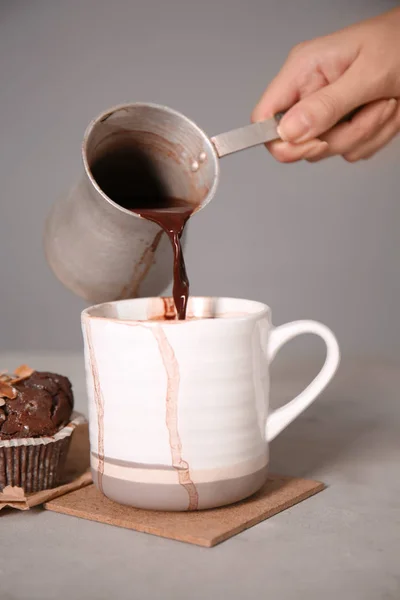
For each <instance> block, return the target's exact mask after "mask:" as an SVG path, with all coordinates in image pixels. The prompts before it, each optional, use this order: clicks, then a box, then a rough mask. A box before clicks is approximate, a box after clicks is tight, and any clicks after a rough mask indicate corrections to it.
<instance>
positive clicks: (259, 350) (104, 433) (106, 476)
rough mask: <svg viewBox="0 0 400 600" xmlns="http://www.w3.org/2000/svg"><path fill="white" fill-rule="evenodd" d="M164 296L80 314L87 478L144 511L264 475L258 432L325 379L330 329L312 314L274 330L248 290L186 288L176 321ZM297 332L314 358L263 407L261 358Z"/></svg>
mask: <svg viewBox="0 0 400 600" xmlns="http://www.w3.org/2000/svg"><path fill="white" fill-rule="evenodd" d="M171 306H173V304H171V300H170V299H166V298H164V299H163V298H140V299H134V300H123V301H119V302H110V303H106V304H101V305H98V306H93V307H91V308H88V309H86V310H85V311H83V313H82V328H83V335H84V341H85V363H86V377H87V390H88V396H89V423H90V445H91V468H92V474H93V480H94V482H95V484H96V486H97V487H98V489H99V490H100V491H101V492H102V493H103V494H104V495H106V496H107V497H108V498H110V499H112V500H115V501H116V502H119V503H121V504H127V505H131V506H135V507H138V508H144V509H156V510H174V511H185V510H196V509H206V508H214V507H217V506H223V505H226V504H230V503H233V502H237V501H239V500H242V499H244V498H246V497H248V496H250V495H252V494H254V493H255V492H257V491H258V490H259V489H260V488H261V487H262V486H263V485H264V483H265V482H266V479H267V471H268V444H269V442H270V441H271V440H273V439H274V438H275V437H276V436H277V435H278V434H279V433H280V432H281V431H282V430H283V429H284V428H285V427H286V426H287V425H289V423H291V422H292V421H293V420H294V419H295V418H296V417H297V416H298V415H299V414H300V413H301V412H302V411H303V410H304V409H305V408H307V406H309V405H310V404H311V403H312V402H313V401H314V400H315V399H316V398H317V396H318V395H319V394H320V393H321V392H322V390H323V389H324V388H325V387H326V386H327V384H328V383H329V381H330V380H331V379H332V377H333V375H334V374H335V371H336V369H337V367H338V364H339V360H340V353H339V347H338V344H337V341H336V338H335V337H334V335H333V333H332V332H331V331H330V330H329V329H328V328H327V327H326V326H325V325H322V324H320V323H316V322H314V321H297V322H293V323H288V324H287V325H282V326H280V327H276V328H274V327H272V325H271V312H270V309H269V308H268V306H266V305H265V304H262V303H260V302H254V301H251V300H238V299H230V298H196V297H191V298H190V299H189V304H188V313H187V317H188V318H187V320H185V321H177V320H168V316H169V314H170V313H171ZM172 312H173V311H172ZM302 333H313V334H315V335H318V336H320V337H321V338H322V339H323V340H324V341H325V343H326V347H327V357H326V361H325V364H324V366H323V367H322V369H321V371H320V373H319V374H318V375H317V376H316V378H315V379H314V380H313V381H312V383H311V384H310V385H309V386H308V387H307V388H306V389H305V390H304V391H303V392H301V393H300V394H299V395H298V396H296V398H294V399H293V400H291V401H290V402H288V403H287V404H286V405H285V406H283V407H281V408H278V409H277V410H275V411H273V412H271V413H269V414H268V397H269V365H270V363H271V361H272V360H273V358H274V356H275V355H276V353H277V351H278V350H279V349H280V347H281V346H282V345H283V344H284V343H286V342H287V341H288V340H290V339H292V338H294V337H296V336H297V335H299V334H302Z"/></svg>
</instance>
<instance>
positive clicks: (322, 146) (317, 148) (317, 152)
mask: <svg viewBox="0 0 400 600" xmlns="http://www.w3.org/2000/svg"><path fill="white" fill-rule="evenodd" d="M328 147H329V145H328V142H322V141H318V143H317V144H314V145H313V147H312V148H310V149H309V150H307V152H306V153H305V154H304V156H303V158H305V159H309V158H316V157H317V156H321V155H322V154H323V153H324V152H325V151H326V150H327V149H328Z"/></svg>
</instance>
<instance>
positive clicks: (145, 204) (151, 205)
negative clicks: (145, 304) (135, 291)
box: [92, 147, 195, 319]
mask: <svg viewBox="0 0 400 600" xmlns="http://www.w3.org/2000/svg"><path fill="white" fill-rule="evenodd" d="M92 174H93V177H94V178H95V179H96V181H97V183H98V185H99V186H100V188H101V189H102V190H103V192H105V193H106V194H107V196H108V197H109V198H111V200H113V201H114V202H116V203H117V204H119V205H120V206H122V207H124V208H126V209H128V210H130V211H132V212H135V213H136V214H138V215H140V216H141V217H143V218H144V219H148V220H149V221H153V222H154V223H156V224H157V225H159V226H160V227H161V228H162V229H163V230H164V231H165V233H166V234H167V235H168V237H169V239H170V241H171V244H172V249H173V253H174V270H173V273H174V283H173V297H174V302H175V307H176V314H177V316H178V319H184V318H185V316H186V307H187V301H188V297H189V280H188V277H187V273H186V267H185V261H184V258H183V253H182V245H181V237H182V234H183V230H184V228H185V225H186V223H187V221H188V219H189V217H190V216H191V214H192V213H193V210H194V208H195V207H194V206H193V205H192V204H190V203H189V202H187V201H185V200H183V199H181V198H172V197H171V196H170V195H169V194H168V193H167V191H166V190H165V187H164V185H163V183H162V181H161V179H160V177H159V175H158V174H157V171H156V169H155V167H154V165H153V164H152V162H151V161H150V160H149V159H148V158H147V157H146V155H145V154H143V153H142V152H140V151H138V150H137V149H136V148H135V147H125V148H121V149H119V150H116V151H115V152H113V153H112V154H111V155H107V156H105V157H104V158H100V159H99V160H98V161H97V162H96V163H95V164H94V165H93V167H92Z"/></svg>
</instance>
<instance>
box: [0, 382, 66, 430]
mask: <svg viewBox="0 0 400 600" xmlns="http://www.w3.org/2000/svg"><path fill="white" fill-rule="evenodd" d="M11 382H12V383H11V384H10V386H12V389H13V390H15V392H16V394H15V395H14V396H15V397H14V398H10V397H8V396H10V394H7V393H5V394H4V395H3V394H1V393H0V396H1V398H2V400H3V401H4V404H2V406H1V407H0V440H9V439H13V438H28V437H39V436H52V435H54V434H55V433H57V431H58V430H59V429H61V427H63V426H64V425H66V424H67V423H68V421H69V419H70V417H71V413H72V409H73V406H74V399H73V394H72V387H71V383H70V381H69V379H67V377H63V376H62V375H57V374H55V373H46V372H39V371H34V372H33V373H32V374H31V375H30V376H28V377H25V378H24V379H22V380H21V379H19V380H18V378H17V377H16V378H15V379H11ZM5 385H6V386H7V385H8V384H5Z"/></svg>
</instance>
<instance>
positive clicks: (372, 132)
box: [307, 98, 400, 162]
mask: <svg viewBox="0 0 400 600" xmlns="http://www.w3.org/2000/svg"><path fill="white" fill-rule="evenodd" d="M399 129H400V105H399V102H398V101H397V100H396V99H395V98H391V99H390V100H379V101H377V102H373V103H371V104H370V105H368V106H367V107H366V108H365V109H363V110H362V111H361V112H360V113H359V114H357V115H356V117H354V119H353V121H352V122H351V123H344V124H343V125H338V126H337V127H334V128H333V129H332V131H330V132H328V133H327V134H325V135H324V136H323V139H324V140H325V141H326V142H327V143H328V148H327V149H326V150H325V151H324V152H323V153H321V154H319V155H318V156H315V157H311V158H307V160H309V162H317V161H319V160H322V159H324V158H328V157H329V156H334V155H337V154H338V155H342V156H343V157H344V158H345V160H348V161H349V162H355V161H357V160H360V159H361V158H367V157H368V158H369V157H370V156H372V155H373V154H375V152H377V151H378V150H380V149H381V148H382V147H383V146H385V145H386V144H388V143H389V141H390V140H391V139H392V138H393V137H394V136H395V135H396V134H397V133H398V131H399Z"/></svg>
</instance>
